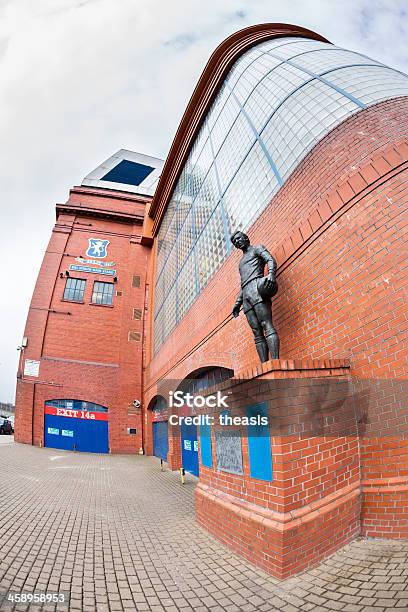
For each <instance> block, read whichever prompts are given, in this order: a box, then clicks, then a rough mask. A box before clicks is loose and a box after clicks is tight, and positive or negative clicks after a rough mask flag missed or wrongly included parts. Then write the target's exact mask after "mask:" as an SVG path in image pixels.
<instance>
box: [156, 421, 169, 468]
mask: <svg viewBox="0 0 408 612" xmlns="http://www.w3.org/2000/svg"><path fill="white" fill-rule="evenodd" d="M168 452H169V434H168V427H167V421H156V422H155V423H153V455H155V457H158V458H159V459H163V461H167V453H168Z"/></svg>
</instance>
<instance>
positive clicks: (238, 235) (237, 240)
mask: <svg viewBox="0 0 408 612" xmlns="http://www.w3.org/2000/svg"><path fill="white" fill-rule="evenodd" d="M231 242H232V244H233V245H234V247H236V248H237V249H244V248H245V247H246V246H248V245H249V244H251V243H250V241H249V238H248V236H247V235H246V234H244V232H240V231H239V230H237V231H236V232H234V233H233V234H232V236H231Z"/></svg>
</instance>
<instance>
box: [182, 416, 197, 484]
mask: <svg viewBox="0 0 408 612" xmlns="http://www.w3.org/2000/svg"><path fill="white" fill-rule="evenodd" d="M180 435H181V458H182V462H183V468H184V469H185V470H186V472H190V473H191V474H194V475H195V476H198V440H197V425H186V424H185V423H184V422H182V424H181V427H180Z"/></svg>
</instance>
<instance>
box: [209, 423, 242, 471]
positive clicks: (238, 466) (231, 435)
mask: <svg viewBox="0 0 408 612" xmlns="http://www.w3.org/2000/svg"><path fill="white" fill-rule="evenodd" d="M215 451H216V457H217V470H221V471H223V472H229V473H230V474H242V473H243V472H242V448H241V436H240V433H239V432H238V431H216V432H215Z"/></svg>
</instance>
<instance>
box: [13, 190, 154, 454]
mask: <svg viewBox="0 0 408 612" xmlns="http://www.w3.org/2000/svg"><path fill="white" fill-rule="evenodd" d="M79 191H80V202H79V201H77V199H76V198H75V197H73V195H72V193H71V197H70V200H69V205H71V206H72V208H71V209H70V208H68V207H67V209H66V210H65V211H64V212H61V207H62V206H63V205H59V207H58V208H59V211H60V212H59V217H58V220H57V223H56V226H55V228H54V230H53V233H52V236H51V239H50V243H49V245H48V248H47V252H46V254H45V256H44V261H43V264H42V267H41V270H40V273H39V277H38V281H37V284H36V287H35V290H34V294H33V298H32V303H31V306H30V311H29V315H28V319H27V325H26V330H25V336H27V338H28V346H27V348H26V349H25V351H24V355H23V360H24V359H27V358H28V359H36V360H40V361H41V365H40V376H39V379H38V380H37V381H36V379H33V378H27V377H24V376H23V377H22V378H20V380H19V382H18V385H17V401H16V440H17V441H21V442H26V443H30V444H31V443H32V441H33V442H34V444H36V445H40V444H42V443H43V433H44V432H43V422H44V419H43V407H44V401H46V400H48V399H64V398H67V399H82V400H87V401H91V402H96V403H99V404H102V405H105V406H108V408H109V446H110V449H111V451H112V452H123V453H126V452H131V453H137V452H139V450H140V448H142V446H143V440H142V419H141V412H140V410H135V408H134V407H133V406H132V405H131V404H132V401H133V400H134V399H139V400H141V399H142V345H143V325H144V306H145V285H146V282H145V281H146V271H147V265H148V259H149V256H150V249H149V248H147V247H144V246H142V245H141V244H140V234H141V222H140V221H139V220H138V219H137V217H138V216H139V213H142V212H143V209H144V199H143V198H142V199H141V201H139V202H138V201H136V200H135V197H134V196H129V201H126V199H125V198H123V194H122V195H121V196H120V198H119V200H118V199H117V198H115V197H112V196H111V195H110V194H106V193H105V194H104V197H102V198H97V197H96V196H94V195H93V192H94V191H95V190H90V191H91V194H90V195H89V196H87V190H86V189H83V188H82V189H81V190H79ZM102 193H103V192H102ZM78 197H79V196H77V198H78ZM87 197H88V199H87ZM96 204H98V205H99V206H100V207H102V206H103V211H108V213H109V212H113V213H114V212H115V211H117V210H118V209H119V210H121V209H124V208H127V210H128V212H129V219H127V218H126V217H123V215H122V217H121V218H120V219H119V218H118V219H116V220H115V219H114V218H113V219H112V218H104V217H103V216H102V214H101V215H100V217H99V216H98V214H99V213H101V210H99V213H98V211H97V208H96ZM79 205H80V206H81V209H80V210H79V208H78V207H79ZM88 205H89V207H91V205H92V207H93V209H94V210H93V212H92V214H89V215H87V214H85V213H84V212H83V209H84V208H87V206H88ZM131 215H133V221H132V220H131V219H132V217H131ZM104 216H106V215H104ZM95 236H96V237H99V238H106V239H108V240H109V241H110V244H109V245H108V255H107V258H106V261H114V262H115V266H114V269H115V270H116V275H117V282H116V283H115V284H114V291H115V294H114V299H113V307H109V306H99V305H95V304H91V296H92V289H93V284H94V282H95V281H98V280H100V281H112V277H107V276H102V275H98V274H89V273H81V272H73V271H71V272H70V276H71V277H78V278H83V279H85V280H86V281H87V284H86V290H85V295H84V303H83V304H78V303H74V302H67V301H64V300H63V294H64V288H65V284H66V276H65V272H66V271H67V270H68V269H69V266H70V264H75V263H77V262H76V261H75V258H76V257H79V256H82V257H85V258H86V250H87V248H88V238H90V237H95ZM60 274H62V275H63V277H62V278H60ZM133 275H139V276H140V287H132V277H133ZM116 292H119V294H120V295H116ZM133 308H140V309H141V310H142V311H143V318H142V320H134V319H133ZM129 331H137V332H140V333H141V334H142V338H141V341H140V342H133V341H129V339H128V334H129ZM20 375H21V371H20ZM34 382H36V384H34ZM33 406H34V431H32V422H33V417H32V412H33ZM127 428H136V429H137V435H136V436H134V435H129V434H128V433H127Z"/></svg>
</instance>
